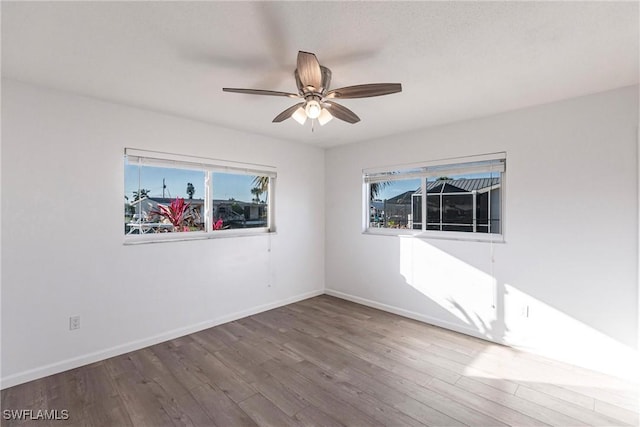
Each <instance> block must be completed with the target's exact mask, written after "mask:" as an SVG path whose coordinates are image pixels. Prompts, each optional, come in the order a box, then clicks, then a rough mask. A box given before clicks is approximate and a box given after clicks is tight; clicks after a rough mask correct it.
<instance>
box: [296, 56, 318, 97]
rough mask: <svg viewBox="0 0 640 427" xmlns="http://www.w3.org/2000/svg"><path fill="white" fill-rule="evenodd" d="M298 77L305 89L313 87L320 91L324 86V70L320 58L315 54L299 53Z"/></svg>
mask: <svg viewBox="0 0 640 427" xmlns="http://www.w3.org/2000/svg"><path fill="white" fill-rule="evenodd" d="M298 75H299V76H300V81H301V82H302V85H303V86H304V87H307V86H313V88H314V89H316V90H319V89H320V87H321V86H322V70H320V63H319V62H318V58H316V56H315V55H314V54H313V53H309V52H303V51H298Z"/></svg>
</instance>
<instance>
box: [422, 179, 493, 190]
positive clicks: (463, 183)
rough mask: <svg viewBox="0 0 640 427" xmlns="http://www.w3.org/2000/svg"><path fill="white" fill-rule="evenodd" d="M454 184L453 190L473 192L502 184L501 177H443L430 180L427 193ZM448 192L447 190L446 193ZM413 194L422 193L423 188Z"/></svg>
mask: <svg viewBox="0 0 640 427" xmlns="http://www.w3.org/2000/svg"><path fill="white" fill-rule="evenodd" d="M443 185H444V187H445V188H446V186H452V187H455V188H456V189H454V190H453V191H463V192H471V191H481V190H484V189H488V188H491V187H494V186H496V185H500V178H461V179H442V180H438V181H428V182H427V193H430V192H434V193H440V191H432V190H436V189H437V187H440V186H443ZM446 192H448V191H447V190H445V193H446ZM413 194H422V188H418V189H417V190H416V191H415V192H414V193H413Z"/></svg>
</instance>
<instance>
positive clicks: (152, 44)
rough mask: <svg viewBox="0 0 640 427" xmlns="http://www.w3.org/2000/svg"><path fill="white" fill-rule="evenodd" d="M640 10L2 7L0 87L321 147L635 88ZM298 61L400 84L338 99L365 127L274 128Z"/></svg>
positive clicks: (597, 6)
mask: <svg viewBox="0 0 640 427" xmlns="http://www.w3.org/2000/svg"><path fill="white" fill-rule="evenodd" d="M638 22H639V11H638V3H637V2H624V3H613V2H586V3H581V2H580V3H578V2H553V3H551V2H526V3H525V2H495V3H494V2H408V3H404V2H403V3H399V2H328V3H325V2H277V3H264V2H129V3H127V2H86V3H85V2H82V3H81V2H64V3H62V2H37V3H36V2H16V3H10V2H4V1H3V2H2V75H3V76H5V77H8V78H12V79H17V80H20V81H24V82H30V83H35V84H38V85H43V86H48V87H52V88H57V89H62V90H67V91H71V92H74V93H79V94H84V95H89V96H93V97H97V98H101V99H105V100H110V101H114V102H119V103H123V104H128V105H133V106H138V107H143V108H148V109H151V110H156V111H161V112H166V113H170V114H174V115H178V116H183V117H189V118H194V119H198V120H203V121H206V122H210V123H215V124H219V125H222V126H226V127H230V128H235V129H241V130H245V131H249V132H255V133H258V134H263V135H269V136H272V137H276V138H280V139H287V140H292V141H299V142H302V143H306V144H314V145H319V146H333V145H338V144H345V143H350V142H355V141H363V140H368V139H373V138H377V137H381V136H386V135H390V134H396V133H401V132H405V131H409V130H413V129H418V128H424V127H428V126H433V125H437V124H442V123H448V122H454V121H458V120H464V119H469V118H473V117H479V116H486V115H490V114H495V113H498V112H502V111H507V110H513V109H517V108H522V107H526V106H530V105H535V104H541V103H546V102H552V101H556V100H560V99H566V98H570V97H574V96H579V95H584V94H588V93H594V92H599V91H603V90H608V89H612V88H616V87H621V86H627V85H632V84H637V83H638V80H639V79H638V51H639V41H638V40H639V24H638ZM298 50H306V51H310V52H314V53H315V54H316V55H317V57H318V59H319V60H320V63H321V64H323V65H325V66H327V67H329V68H330V69H331V70H332V71H333V81H332V85H331V87H333V88H337V87H341V86H349V85H354V84H362V83H378V82H390V83H395V82H399V83H402V86H403V92H402V93H399V94H394V95H389V96H384V97H379V98H366V99H356V100H343V101H341V103H342V104H343V105H345V106H346V107H348V108H350V109H352V110H353V111H354V112H355V113H356V114H358V115H359V116H360V117H361V119H362V121H361V122H360V123H357V124H354V125H350V124H347V123H344V122H341V121H339V120H333V121H332V122H330V123H329V124H327V125H326V126H324V127H317V128H316V129H315V132H313V133H312V132H311V127H310V124H309V123H307V124H306V125H305V127H302V126H300V125H299V124H298V123H296V122H295V121H293V120H287V121H285V122H283V123H280V124H274V123H271V120H272V119H273V118H274V117H275V116H276V115H277V114H278V113H280V112H281V111H282V110H284V109H285V108H287V107H289V106H290V105H293V103H294V102H295V100H291V99H288V98H284V97H267V96H250V95H241V94H233V93H223V92H222V90H221V89H222V87H243V88H260V89H272V90H281V91H286V92H295V91H296V86H295V81H294V79H293V71H294V69H295V61H296V55H297V51H298Z"/></svg>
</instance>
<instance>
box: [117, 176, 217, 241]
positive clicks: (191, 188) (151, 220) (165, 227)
mask: <svg viewBox="0 0 640 427" xmlns="http://www.w3.org/2000/svg"><path fill="white" fill-rule="evenodd" d="M124 181H125V195H124V233H125V234H148V233H175V232H194V231H203V230H204V192H205V190H204V188H205V186H204V181H205V173H204V172H202V171H194V170H190V169H179V168H165V167H155V166H144V165H133V164H125V177H124Z"/></svg>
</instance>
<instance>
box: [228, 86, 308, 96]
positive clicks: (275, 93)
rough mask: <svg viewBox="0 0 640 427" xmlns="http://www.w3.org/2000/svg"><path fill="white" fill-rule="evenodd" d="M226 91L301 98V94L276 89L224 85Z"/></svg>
mask: <svg viewBox="0 0 640 427" xmlns="http://www.w3.org/2000/svg"><path fill="white" fill-rule="evenodd" d="M222 90H223V91H224V92H235V93H245V94H247V95H271V96H288V97H289V98H300V95H298V94H295V93H289V92H278V91H275V90H262V89H237V88H233V87H223V88H222Z"/></svg>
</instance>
